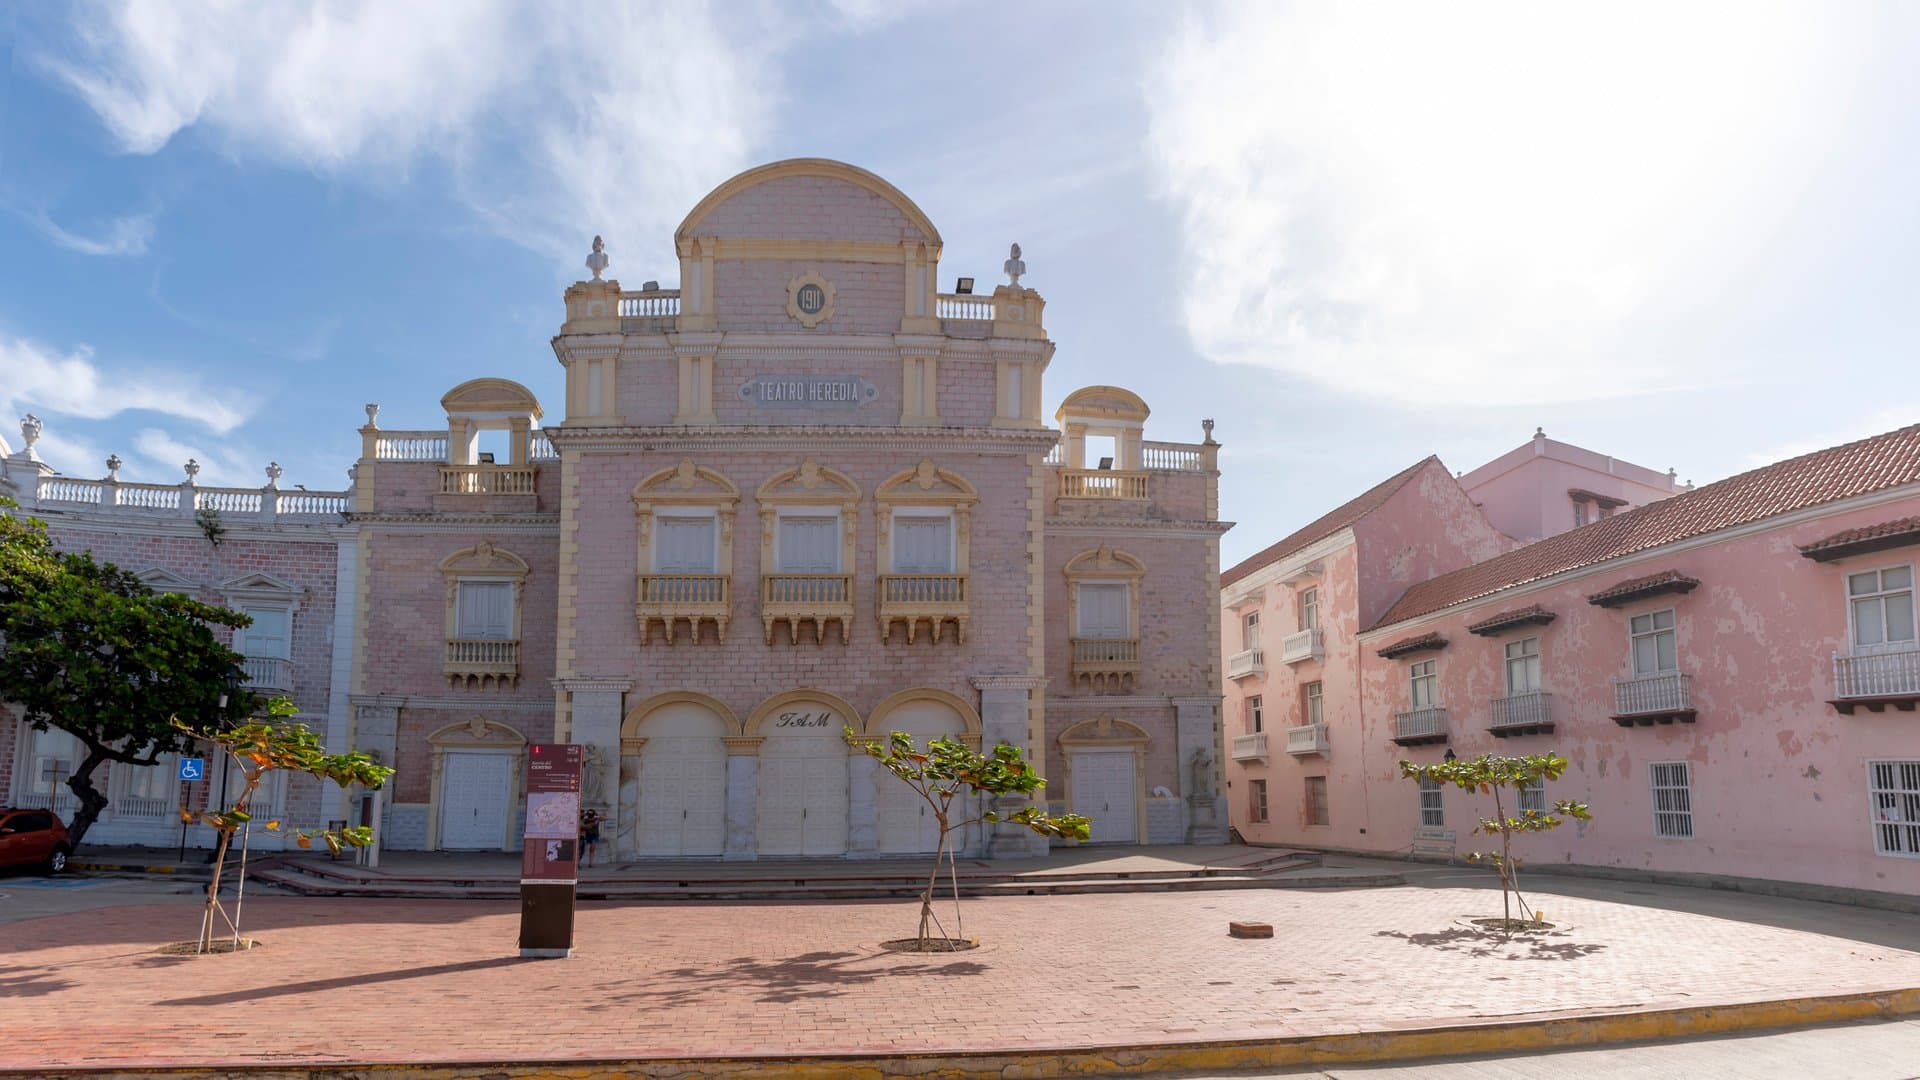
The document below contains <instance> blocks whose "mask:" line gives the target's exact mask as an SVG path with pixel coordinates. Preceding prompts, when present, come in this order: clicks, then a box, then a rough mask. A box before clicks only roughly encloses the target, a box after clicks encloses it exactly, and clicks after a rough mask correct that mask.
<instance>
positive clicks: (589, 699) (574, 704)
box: [554, 678, 633, 847]
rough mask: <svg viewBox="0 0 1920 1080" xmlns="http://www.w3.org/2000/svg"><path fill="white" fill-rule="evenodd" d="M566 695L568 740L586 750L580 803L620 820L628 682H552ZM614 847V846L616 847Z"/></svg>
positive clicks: (562, 680) (597, 680) (629, 687)
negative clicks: (622, 725)
mask: <svg viewBox="0 0 1920 1080" xmlns="http://www.w3.org/2000/svg"><path fill="white" fill-rule="evenodd" d="M554 682H555V684H556V685H558V686H559V688H560V689H562V690H565V691H566V692H567V696H568V700H569V708H568V712H569V715H570V717H571V724H570V727H569V732H568V735H567V738H568V741H570V742H575V743H579V744H580V745H581V746H584V747H586V748H587V751H586V758H587V760H586V768H587V775H584V776H582V777H581V782H580V788H581V793H582V799H581V802H582V804H583V805H584V806H590V807H592V808H593V809H595V810H598V811H600V815H601V816H602V817H603V818H605V819H607V820H608V821H613V822H618V821H619V820H620V817H621V815H620V810H621V808H620V805H619V793H620V777H619V768H620V719H621V716H622V715H623V714H624V712H625V709H624V703H625V700H626V693H627V691H628V690H631V689H632V688H633V683H632V682H631V681H629V680H627V679H596V678H573V679H555V680H554ZM616 847H617V844H616Z"/></svg>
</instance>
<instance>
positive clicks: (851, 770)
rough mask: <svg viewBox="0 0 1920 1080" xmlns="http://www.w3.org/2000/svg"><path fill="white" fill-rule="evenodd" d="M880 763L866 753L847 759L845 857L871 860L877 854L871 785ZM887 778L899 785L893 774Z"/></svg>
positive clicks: (877, 828) (877, 822) (876, 816)
mask: <svg viewBox="0 0 1920 1080" xmlns="http://www.w3.org/2000/svg"><path fill="white" fill-rule="evenodd" d="M879 769H880V763H879V762H877V761H875V760H873V758H871V757H868V756H867V755H866V754H863V753H861V754H853V755H851V756H850V757H848V759H847V858H849V859H871V858H873V857H874V856H876V855H878V854H880V812H879V810H878V809H877V808H876V807H875V805H874V795H875V789H874V785H875V783H876V782H877V780H878V779H879ZM887 779H888V781H889V782H892V783H899V781H898V780H897V779H895V778H894V777H893V776H892V774H888V776H887Z"/></svg>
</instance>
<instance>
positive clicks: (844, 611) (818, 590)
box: [760, 574, 853, 645]
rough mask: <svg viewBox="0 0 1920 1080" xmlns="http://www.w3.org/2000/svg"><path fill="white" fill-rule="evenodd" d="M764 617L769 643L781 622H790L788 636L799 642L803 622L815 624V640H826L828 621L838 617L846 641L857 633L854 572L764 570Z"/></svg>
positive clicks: (762, 576)
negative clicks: (854, 611) (808, 572)
mask: <svg viewBox="0 0 1920 1080" xmlns="http://www.w3.org/2000/svg"><path fill="white" fill-rule="evenodd" d="M760 621H761V622H762V623H763V624H764V626H765V630H766V639H767V644H769V645H771V644H773V628H774V627H775V626H776V625H777V624H779V623H783V622H784V623H786V624H787V640H788V641H789V642H790V643H792V644H796V645H797V644H799V642H800V630H801V627H802V626H804V625H808V624H811V625H812V627H813V638H814V641H816V642H824V641H825V640H826V627H827V624H828V623H831V622H836V621H837V622H839V624H840V643H841V644H842V645H845V644H847V643H848V642H849V641H851V640H852V636H853V632H852V625H853V575H852V574H762V575H761V576H760Z"/></svg>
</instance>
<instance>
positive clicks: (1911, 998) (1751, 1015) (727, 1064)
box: [0, 988, 1920, 1080]
mask: <svg viewBox="0 0 1920 1080" xmlns="http://www.w3.org/2000/svg"><path fill="white" fill-rule="evenodd" d="M1911 1016H1920V988H1915V989H1907V990H1890V991H1884V992H1880V993H1864V994H1841V995H1836V996H1832V997H1801V998H1783V999H1781V1000H1778V1001H1754V1002H1744V1003H1740V1004H1734V1005H1707V1006H1694V1007H1688V1008H1681V1009H1658V1010H1653V1011H1649V1012H1629V1013H1601V1014H1595V1015H1591V1016H1566V1017H1556V1018H1554V1019H1549V1020H1521V1021H1510V1022H1505V1023H1494V1024H1465V1025H1453V1026H1447V1027H1434V1028H1415V1029H1407V1030H1401V1031H1368V1032H1355V1033H1351V1034H1342V1035H1315V1036H1301V1037H1295V1038H1283V1039H1249V1040H1231V1041H1221V1042H1189V1043H1164V1044H1155V1045H1136V1046H1111V1047H1087V1048H1076V1049H1064V1050H1044V1049H1034V1050H1027V1051H983V1052H979V1053H945V1054H889V1055H880V1054H838V1055H832V1054H829V1055H819V1056H808V1057H790V1058H778V1057H741V1058H658V1059H644V1058H627V1059H618V1058H615V1059H600V1060H584V1061H571V1062H565V1063H544V1064H543V1063H536V1062H501V1061H467V1062H459V1063H454V1062H437V1063H430V1062H413V1063H405V1062H373V1063H366V1064H358V1065H354V1064H346V1063H341V1062H326V1063H313V1064H306V1065H298V1064H292V1063H285V1062H281V1063H274V1064H270V1065H268V1064H262V1065H224V1066H172V1067H169V1066H146V1067H140V1068H78V1069H74V1068H66V1069H62V1070H60V1072H59V1074H58V1075H60V1076H63V1077H68V1076H71V1077H88V1078H90V1080H136V1078H140V1077H176V1078H188V1080H243V1078H244V1080H376V1078H378V1080H386V1078H389V1077H392V1078H396V1080H400V1078H404V1080H467V1078H470V1077H474V1076H485V1077H487V1080H589V1078H592V1080H599V1078H607V1080H680V1078H686V1077H705V1076H723V1077H730V1078H734V1080H774V1078H800V1080H812V1078H816V1077H817V1078H820V1080H841V1078H852V1080H880V1078H884V1077H901V1076H904V1077H920V1078H933V1080H973V1078H976V1077H978V1078H988V1077H992V1078H999V1080H1051V1078H1054V1077H1067V1076H1093V1075H1098V1076H1124V1075H1136V1076H1137V1075H1147V1074H1159V1073H1168V1072H1182V1071H1218V1070H1228V1069H1256V1068H1285V1067H1289V1066H1300V1065H1308V1066H1311V1065H1357V1064H1378V1063H1386V1062H1408V1061H1417V1060H1421V1059H1426V1058H1436V1057H1463V1056H1474V1055H1482V1054H1499V1053H1513V1052H1521V1051H1535V1050H1563V1049H1574V1048H1578V1047H1593V1046H1603V1045H1609V1044H1614V1043H1630V1042H1643V1041H1647V1040H1655V1039H1676V1038H1688V1037H1693V1036H1702V1035H1724V1034H1731V1033H1734V1032H1745V1031H1763V1030H1769V1029H1780V1028H1799V1027H1817V1026H1820V1025H1823V1024H1837V1023H1844V1022H1847V1021H1855V1020H1895V1019H1901V1018H1905V1017H1911ZM49 1075H53V1074H49V1073H44V1072H36V1071H33V1070H28V1069H0V1077H29V1076H49Z"/></svg>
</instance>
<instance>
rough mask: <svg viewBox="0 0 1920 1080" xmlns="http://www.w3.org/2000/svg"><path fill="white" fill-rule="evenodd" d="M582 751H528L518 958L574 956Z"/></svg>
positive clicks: (541, 746) (542, 746)
mask: <svg viewBox="0 0 1920 1080" xmlns="http://www.w3.org/2000/svg"><path fill="white" fill-rule="evenodd" d="M584 761H585V748H584V747H581V746H577V745H572V744H562V743H535V744H534V745H532V746H529V747H527V787H526V791H527V827H526V832H525V834H524V839H523V841H522V845H523V846H522V847H521V851H520V955H521V956H533V957H562V956H571V955H573V908H574V887H575V885H576V884H577V883H578V880H579V867H580V850H579V848H580V775H581V766H582V764H583V762H584Z"/></svg>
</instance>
